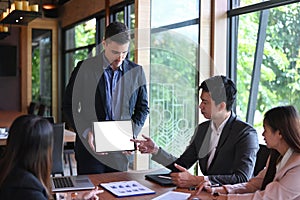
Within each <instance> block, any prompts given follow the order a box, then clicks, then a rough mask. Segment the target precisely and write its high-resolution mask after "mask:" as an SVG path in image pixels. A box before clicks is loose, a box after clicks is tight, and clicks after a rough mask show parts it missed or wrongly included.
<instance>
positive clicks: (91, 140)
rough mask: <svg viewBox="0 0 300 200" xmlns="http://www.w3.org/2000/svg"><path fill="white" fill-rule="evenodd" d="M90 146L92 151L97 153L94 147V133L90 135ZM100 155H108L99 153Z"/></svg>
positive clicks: (90, 132)
mask: <svg viewBox="0 0 300 200" xmlns="http://www.w3.org/2000/svg"><path fill="white" fill-rule="evenodd" d="M87 138H88V144H89V146H90V147H91V149H92V150H93V151H94V152H95V146H94V135H93V132H92V131H89V133H88V136H87ZM97 154H98V155H108V153H107V152H103V153H97Z"/></svg>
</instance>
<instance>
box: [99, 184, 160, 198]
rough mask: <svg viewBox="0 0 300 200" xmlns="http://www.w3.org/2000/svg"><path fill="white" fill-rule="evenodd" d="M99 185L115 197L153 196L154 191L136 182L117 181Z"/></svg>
mask: <svg viewBox="0 0 300 200" xmlns="http://www.w3.org/2000/svg"><path fill="white" fill-rule="evenodd" d="M100 185H101V186H102V187H103V188H105V189H106V190H108V191H110V192H111V193H112V194H114V195H116V196H117V197H127V196H137V195H145V194H155V191H153V190H151V189H149V188H147V187H145V186H143V185H142V184H140V183H138V182H137V181H117V182H110V183H101V184H100Z"/></svg>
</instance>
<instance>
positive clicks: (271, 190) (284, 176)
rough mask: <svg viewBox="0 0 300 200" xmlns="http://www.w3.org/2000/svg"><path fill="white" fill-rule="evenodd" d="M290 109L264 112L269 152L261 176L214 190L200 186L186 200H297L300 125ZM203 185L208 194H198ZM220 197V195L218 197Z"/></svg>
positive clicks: (283, 108)
mask: <svg viewBox="0 0 300 200" xmlns="http://www.w3.org/2000/svg"><path fill="white" fill-rule="evenodd" d="M299 120H300V119H299V114H298V112H297V110H296V108H295V107H293V106H280V107H276V108H273V109H271V110H269V111H267V112H266V114H265V117H264V121H263V126H264V132H263V136H264V140H265V141H266V144H267V147H269V148H271V149H272V153H271V154H270V157H269V160H268V162H267V164H266V166H267V167H265V168H264V169H263V170H262V171H260V173H259V174H258V175H257V176H256V177H254V178H252V179H250V180H249V182H246V183H239V184H235V185H223V186H222V187H217V188H213V190H214V194H215V195H212V194H211V193H212V192H213V191H212V189H211V188H210V187H205V186H204V185H201V186H200V187H199V190H198V191H197V192H196V193H195V194H193V195H192V196H191V197H190V198H189V199H216V198H217V199H218V200H220V199H241V200H243V199H247V200H248V199H255V200H259V199H284V200H285V199H300V179H299V177H300V122H299ZM203 186H204V188H205V190H206V191H207V192H203V191H202V192H201V190H202V189H203ZM218 195H219V196H218Z"/></svg>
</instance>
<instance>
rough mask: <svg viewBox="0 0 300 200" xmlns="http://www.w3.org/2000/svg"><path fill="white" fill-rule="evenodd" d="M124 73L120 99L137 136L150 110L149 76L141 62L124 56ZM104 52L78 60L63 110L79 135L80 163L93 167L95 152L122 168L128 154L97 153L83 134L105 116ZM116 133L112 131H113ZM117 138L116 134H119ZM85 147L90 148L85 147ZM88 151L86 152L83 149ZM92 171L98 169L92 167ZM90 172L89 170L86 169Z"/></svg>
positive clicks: (121, 169) (78, 150)
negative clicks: (125, 58) (135, 61)
mask: <svg viewBox="0 0 300 200" xmlns="http://www.w3.org/2000/svg"><path fill="white" fill-rule="evenodd" d="M122 67H123V70H124V73H123V75H122V77H121V78H120V80H119V84H121V85H122V87H123V94H122V96H121V97H120V99H119V101H120V102H121V103H122V110H121V111H120V113H121V118H120V119H119V120H126V119H132V121H133V122H134V134H135V135H136V136H137V134H138V133H139V131H140V129H141V128H142V126H143V125H144V122H145V120H146V118H147V115H148V113H149V108H148V96H147V89H146V78H145V74H144V71H143V69H142V67H141V66H139V65H137V64H135V63H133V62H130V61H129V60H124V62H123V64H122ZM103 72H104V70H103V53H101V54H100V55H98V56H96V57H92V58H89V59H87V60H84V61H81V62H79V63H78V64H77V66H76V68H75V69H74V71H73V72H72V75H71V78H70V80H69V83H68V85H67V88H66V91H65V95H64V100H63V111H64V114H65V118H66V119H67V121H68V122H69V123H70V124H71V126H72V127H73V128H74V129H75V131H76V132H77V133H78V134H77V137H76V145H75V153H76V159H77V161H78V162H79V167H80V166H83V165H85V166H86V167H87V168H90V167H91V166H92V165H93V164H94V163H96V162H93V163H92V161H91V156H90V155H88V154H91V155H93V156H94V157H95V158H97V159H101V162H103V163H105V164H106V165H116V166H115V167H113V168H116V169H118V170H119V171H125V170H127V165H128V160H127V157H126V156H124V155H123V154H121V153H115V154H113V153H111V154H110V156H97V155H96V154H94V153H93V152H92V151H91V150H90V148H89V146H88V145H87V143H86V138H84V137H82V134H83V133H84V131H86V130H87V129H88V128H92V123H93V122H96V121H105V120H106V113H107V112H108V111H107V108H106V89H105V87H106V84H105V80H104V75H103ZM112 134H113V133H112ZM116 139H117V138H116ZM86 148H87V149H88V150H89V153H88V152H85V151H86ZM83 152H85V153H83ZM90 172H91V173H93V172H96V171H90ZM86 173H88V172H86Z"/></svg>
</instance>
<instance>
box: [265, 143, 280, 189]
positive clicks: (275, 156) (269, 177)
mask: <svg viewBox="0 0 300 200" xmlns="http://www.w3.org/2000/svg"><path fill="white" fill-rule="evenodd" d="M280 157H281V155H280V154H279V152H278V151H276V150H274V149H272V150H271V152H270V162H269V166H268V169H267V172H266V175H265V177H264V180H263V183H262V185H261V190H265V188H266V186H267V185H268V184H269V183H270V182H272V181H273V180H274V177H275V174H276V165H277V163H278V160H279V159H280Z"/></svg>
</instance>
